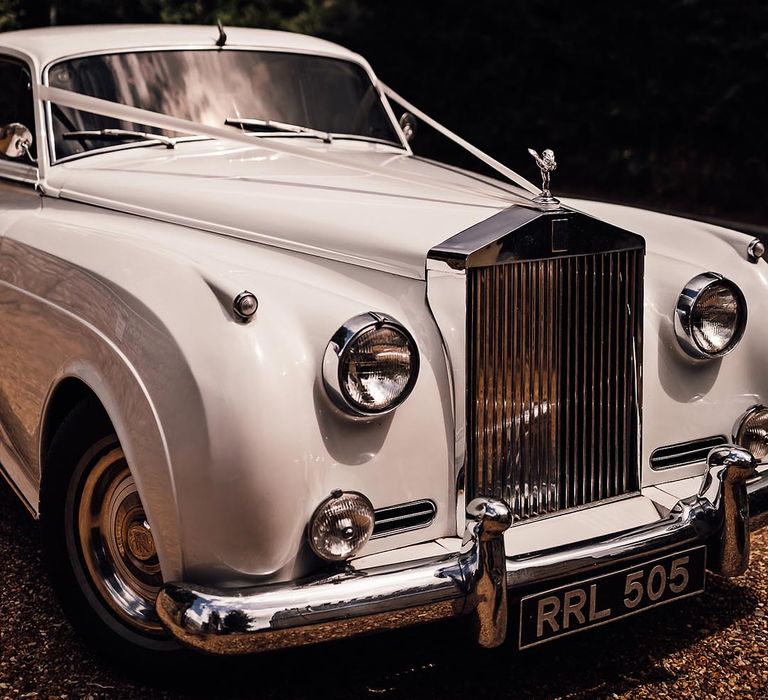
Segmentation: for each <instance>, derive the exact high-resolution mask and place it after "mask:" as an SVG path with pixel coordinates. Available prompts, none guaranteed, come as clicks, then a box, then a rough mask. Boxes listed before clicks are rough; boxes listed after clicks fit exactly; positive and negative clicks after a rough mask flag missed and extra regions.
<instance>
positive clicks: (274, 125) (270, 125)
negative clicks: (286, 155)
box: [224, 117, 333, 143]
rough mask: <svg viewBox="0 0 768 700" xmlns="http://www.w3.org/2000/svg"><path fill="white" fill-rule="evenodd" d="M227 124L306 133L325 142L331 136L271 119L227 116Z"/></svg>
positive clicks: (246, 127) (330, 141) (331, 137)
mask: <svg viewBox="0 0 768 700" xmlns="http://www.w3.org/2000/svg"><path fill="white" fill-rule="evenodd" d="M224 123H225V124H226V125H227V126H239V127H242V128H245V129H272V130H274V131H286V132H288V133H291V134H306V135H307V136H314V137H315V138H318V139H322V140H323V141H325V143H332V142H333V136H332V135H331V134H330V133H329V132H327V131H318V130H317V129H310V128H309V127H308V126H299V125H298V124H286V123H285V122H276V121H273V120H272V119H241V118H240V117H227V118H226V119H225V120H224Z"/></svg>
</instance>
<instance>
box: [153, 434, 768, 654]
mask: <svg viewBox="0 0 768 700" xmlns="http://www.w3.org/2000/svg"><path fill="white" fill-rule="evenodd" d="M755 468H756V464H755V460H754V458H753V457H752V455H751V454H750V453H749V452H747V451H745V450H743V449H741V448H738V447H732V446H724V447H717V448H715V449H714V450H712V452H710V454H709V458H708V470H707V473H706V475H705V477H704V480H703V482H702V486H701V489H700V491H699V494H698V495H697V496H693V497H691V498H687V499H683V500H680V501H678V503H677V504H676V505H675V507H674V508H673V509H672V510H671V511H670V512H669V514H668V515H667V516H666V517H663V518H662V519H660V520H659V521H658V522H655V523H652V524H650V525H646V526H643V527H639V528H635V529H633V530H629V531H627V532H624V533H621V534H617V535H611V536H608V537H601V538H597V539H593V540H590V541H587V542H582V543H580V544H578V545H576V546H573V545H568V546H563V547H558V548H553V549H549V550H546V551H540V552H533V553H530V554H526V555H524V556H516V557H507V556H506V554H505V550H504V532H505V530H506V529H507V528H508V527H509V526H510V524H511V514H510V510H509V508H508V506H507V505H506V504H505V503H503V502H502V501H495V500H491V499H475V500H474V501H472V502H471V503H470V504H469V506H468V508H467V514H468V524H467V530H466V534H465V537H464V541H463V545H462V548H461V550H460V551H459V552H458V553H456V554H446V555H444V556H437V557H431V558H428V559H422V560H419V561H416V562H408V563H405V564H397V565H391V566H381V567H376V568H371V569H366V570H355V569H353V568H352V567H350V568H349V569H347V570H345V571H343V572H340V573H336V574H333V575H330V576H328V575H326V576H324V577H322V578H315V579H305V580H302V581H294V582H288V583H279V584H270V585H264V586H256V587H253V588H248V589H241V590H237V591H234V592H233V591H226V592H225V591H216V590H211V589H209V588H204V587H199V586H195V585H191V584H184V583H171V584H168V585H166V586H165V587H164V588H163V590H162V591H161V592H160V595H159V597H158V600H157V612H158V615H159V617H160V619H161V620H162V622H163V624H164V625H165V626H166V627H167V629H168V630H169V631H170V632H171V634H172V635H173V636H174V637H175V638H176V639H178V640H179V641H180V642H181V643H183V644H185V645H187V646H189V647H192V648H195V649H199V650H202V651H205V652H209V653H214V654H245V653H253V652H260V651H268V650H272V649H280V648H285V647H292V646H299V645H303V644H311V643H314V642H321V641H327V640H331V639H339V638H342V637H349V636H353V635H357V634H363V633H367V632H372V631H376V630H385V629H393V628H398V627H406V626H409V625H414V624H419V623H422V622H430V621H433V620H439V619H444V618H449V617H455V616H459V615H472V616H473V618H474V622H475V627H476V631H477V639H478V642H479V643H480V644H481V645H482V646H486V647H494V646H498V645H499V644H501V643H502V642H503V641H504V639H505V637H506V627H507V592H508V590H514V589H519V588H522V587H524V586H529V585H531V584H538V583H542V582H546V581H550V580H556V579H562V578H566V577H570V576H574V575H578V574H581V573H585V572H590V573H594V572H595V571H596V570H598V569H602V568H604V567H609V566H613V565H616V564H618V563H626V562H632V561H635V560H638V559H641V558H648V557H652V556H655V555H658V554H663V553H665V552H668V551H673V550H675V549H683V548H685V547H689V546H691V545H695V544H706V545H708V559H707V560H708V568H709V569H710V570H712V571H715V572H716V573H719V574H721V575H723V576H736V575H738V574H740V573H743V572H744V571H745V570H746V568H747V566H748V564H749V530H750V507H751V508H752V509H753V513H752V520H753V521H755V516H758V520H757V521H758V522H760V524H761V525H762V524H763V522H762V519H759V516H761V515H763V514H765V513H766V512H768V474H765V475H763V476H762V477H760V478H759V479H755V478H754V477H755V474H756V471H755ZM748 481H749V488H748V487H747V482H748Z"/></svg>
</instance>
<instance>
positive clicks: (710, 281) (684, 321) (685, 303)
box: [675, 272, 747, 360]
mask: <svg viewBox="0 0 768 700" xmlns="http://www.w3.org/2000/svg"><path fill="white" fill-rule="evenodd" d="M718 284H719V285H724V286H727V287H728V288H729V289H730V290H731V292H732V293H733V295H734V297H735V298H736V301H737V303H738V307H739V311H740V314H739V319H738V323H737V325H736V327H735V328H734V332H733V335H732V336H731V339H730V340H729V341H728V344H727V345H726V346H725V347H724V348H723V349H722V350H721V351H719V352H716V353H713V352H708V351H707V350H706V349H704V348H702V347H701V346H700V345H699V344H698V342H697V341H696V337H695V335H694V332H693V310H694V308H695V307H696V304H697V303H698V301H699V299H701V296H702V295H703V294H704V293H705V292H706V291H707V290H708V289H710V287H712V286H714V285H718ZM746 327H747V300H746V297H745V296H744V293H743V292H742V291H741V289H740V288H739V286H738V285H737V284H736V283H735V282H732V281H731V280H729V279H728V278H726V277H724V276H723V275H721V274H718V273H717V272H704V273H702V274H700V275H696V277H694V278H693V279H692V280H690V281H689V282H688V283H687V284H686V285H685V287H684V288H683V291H682V292H681V293H680V296H679V297H678V299H677V307H676V308H675V333H676V335H677V340H678V342H679V344H680V347H682V349H683V350H684V351H685V352H686V354H688V355H689V356H690V357H693V358H695V359H698V360H714V359H717V358H720V357H725V356H726V355H728V354H729V353H731V352H733V351H734V350H735V349H736V347H738V345H739V342H740V341H741V338H742V336H743V335H744V331H745V330H746Z"/></svg>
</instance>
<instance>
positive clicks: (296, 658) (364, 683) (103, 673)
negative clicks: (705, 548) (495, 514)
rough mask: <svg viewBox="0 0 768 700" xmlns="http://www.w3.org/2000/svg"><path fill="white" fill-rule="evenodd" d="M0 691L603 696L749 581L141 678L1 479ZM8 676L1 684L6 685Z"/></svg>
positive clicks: (749, 599) (730, 603) (702, 628)
mask: <svg viewBox="0 0 768 700" xmlns="http://www.w3.org/2000/svg"><path fill="white" fill-rule="evenodd" d="M0 562H2V564H0V697H2V696H4V695H6V693H7V694H9V695H10V692H8V691H9V689H17V690H18V691H19V694H24V693H28V692H37V693H39V695H40V696H41V697H47V696H59V695H61V694H68V695H69V696H70V697H72V696H73V695H74V696H78V697H79V696H83V695H88V694H90V695H92V696H94V697H142V698H150V697H158V698H176V697H192V698H195V697H200V698H203V697H206V698H210V697H229V698H250V697H259V698H265V699H266V698H278V697H279V698H307V699H309V698H312V699H317V698H323V697H333V698H337V699H339V700H341V699H346V698H350V699H351V698H355V699H357V698H361V697H365V696H383V697H387V698H420V699H426V698H440V699H441V700H442V699H443V698H454V697H455V698H462V700H463V699H464V698H466V697H467V696H471V695H474V694H476V693H477V691H478V689H482V692H483V694H484V695H492V696H496V697H530V698H549V697H558V696H566V697H568V698H600V697H610V696H611V695H612V694H614V693H616V694H621V693H622V692H626V691H629V690H631V689H632V688H635V687H637V686H638V685H641V684H647V683H652V684H655V683H660V682H663V681H666V682H672V681H674V680H675V679H674V675H673V673H672V672H670V671H669V670H667V668H666V667H665V665H664V664H663V663H662V662H663V659H664V657H665V656H667V655H669V654H671V653H674V652H675V651H678V650H680V649H683V648H687V647H689V646H691V645H694V644H696V642H698V641H700V640H701V639H703V638H704V637H707V636H709V635H710V634H712V633H714V632H716V631H718V630H721V629H723V628H726V627H728V626H730V625H732V624H734V622H736V621H737V620H739V619H741V618H742V617H745V616H747V615H750V614H751V613H752V612H753V611H754V610H755V607H756V605H757V603H758V600H757V597H756V595H755V593H754V592H753V590H752V589H750V588H749V587H748V586H747V585H746V582H744V583H741V582H740V581H741V580H739V581H737V582H732V581H726V580H723V579H720V578H717V577H714V576H711V577H710V578H709V582H708V590H707V592H706V593H705V594H704V595H703V596H701V597H699V598H695V599H689V600H686V601H682V602H681V603H679V604H676V605H670V606H665V607H662V608H660V609H658V610H655V611H650V612H648V613H645V614H644V615H641V616H637V617H633V618H629V619H626V620H624V621H619V622H617V623H615V624H613V625H608V626H605V627H601V628H597V629H594V630H591V631H587V632H584V633H582V634H579V635H575V636H573V637H569V638H566V639H562V640H560V641H557V642H553V643H551V644H549V645H544V646H543V647H537V648H536V649H533V650H530V651H526V652H517V651H515V650H514V649H513V646H512V644H507V645H505V646H503V647H501V648H500V649H496V650H492V651H486V650H482V649H479V648H478V647H476V646H475V645H474V644H473V643H472V642H471V641H470V639H469V638H468V634H467V628H466V626H465V624H463V621H450V622H446V623H439V624H434V625H431V626H428V627H422V628H414V629H411V630H403V631H398V632H390V633H383V634H379V635H376V636H371V637H365V638H360V639H356V640H351V641H342V642H333V643H329V644H326V645H321V646H317V647H309V648H304V649H296V650H290V651H282V652H273V653H271V654H268V655H261V656H252V657H239V658H214V657H203V656H199V655H190V656H189V657H188V658H187V659H185V663H184V664H181V665H180V667H176V668H173V669H168V672H167V673H164V674H161V675H160V676H159V677H157V678H155V679H153V680H148V679H146V678H142V677H141V669H125V668H117V667H114V666H111V665H108V664H106V663H104V662H101V661H99V660H97V659H96V658H94V656H93V655H92V654H91V653H90V651H88V650H87V649H85V648H84V647H83V646H82V645H81V644H80V643H79V641H78V640H77V639H76V638H75V637H74V635H73V634H72V632H71V630H70V628H69V625H68V624H67V623H66V622H65V621H64V620H63V618H62V616H61V613H60V611H59V609H58V606H57V605H56V603H55V602H53V595H52V592H51V590H50V588H49V586H48V583H47V579H46V578H45V575H44V573H43V571H42V567H41V564H40V559H39V542H38V534H37V527H36V525H35V524H34V522H33V521H32V520H31V519H30V518H29V517H28V516H27V515H26V513H25V512H24V511H23V509H22V507H21V506H20V505H18V503H17V502H16V499H15V497H14V496H13V494H12V493H11V492H10V490H9V489H8V488H7V487H5V485H2V486H0ZM3 684H5V689H3V687H4V686H3Z"/></svg>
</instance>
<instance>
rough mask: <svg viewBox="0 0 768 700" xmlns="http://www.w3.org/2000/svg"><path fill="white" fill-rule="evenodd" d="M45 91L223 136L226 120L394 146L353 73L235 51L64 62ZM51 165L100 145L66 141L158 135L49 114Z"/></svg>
mask: <svg viewBox="0 0 768 700" xmlns="http://www.w3.org/2000/svg"><path fill="white" fill-rule="evenodd" d="M48 80H49V84H50V85H51V86H52V87H56V88H62V89H65V90H72V91H74V92H78V93H82V94H84V95H89V96H92V97H98V98H101V99H105V100H111V101H114V102H119V103H121V104H125V105H129V106H131V107H139V108H141V109H148V110H152V111H154V112H160V113H162V114H167V115H170V116H173V117H180V118H183V119H189V120H192V121H196V122H201V123H203V124H209V125H211V126H224V124H225V120H227V119H258V120H273V121H279V122H286V123H290V124H294V125H300V126H304V127H309V128H311V129H317V130H320V131H324V132H330V133H333V134H340V135H341V134H348V135H355V136H365V137H369V138H374V139H381V140H384V141H391V142H393V143H399V140H398V138H397V135H396V132H395V130H394V127H393V125H392V122H391V120H390V119H389V116H388V114H387V112H386V110H385V109H384V106H383V104H382V102H381V100H380V98H379V95H378V92H377V91H376V89H375V88H374V86H373V84H372V83H371V80H370V78H369V77H368V74H367V73H366V71H365V70H364V69H363V68H362V67H361V66H359V65H357V64H355V63H351V62H350V61H345V60H341V59H335V58H327V57H324V56H316V55H306V54H296V53H281V52H267V51H240V50H224V51H220V50H184V51H143V52H133V53H117V54H107V55H98V56H85V57H82V58H76V59H71V60H68V61H63V62H61V63H58V64H56V65H55V66H53V67H52V68H51V70H50V72H49V78H48ZM53 126H54V137H55V143H56V156H57V158H62V157H64V156H67V155H71V154H74V153H78V152H81V151H84V150H88V149H91V148H101V147H104V146H106V145H114V144H105V143H104V142H100V141H98V140H88V139H79V140H69V139H64V138H63V134H64V133H66V132H71V131H80V130H98V129H104V128H110V129H114V128H118V129H134V130H135V129H139V128H140V129H141V130H142V131H149V132H153V133H164V132H161V131H160V130H158V129H152V128H149V127H144V126H142V125H137V124H132V123H129V122H125V121H120V120H117V119H113V118H110V117H103V116H98V115H95V114H89V113H85V112H81V111H78V110H73V109H70V108H64V107H59V106H55V105H54V107H53Z"/></svg>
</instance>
